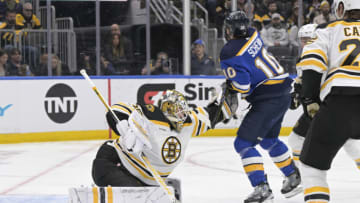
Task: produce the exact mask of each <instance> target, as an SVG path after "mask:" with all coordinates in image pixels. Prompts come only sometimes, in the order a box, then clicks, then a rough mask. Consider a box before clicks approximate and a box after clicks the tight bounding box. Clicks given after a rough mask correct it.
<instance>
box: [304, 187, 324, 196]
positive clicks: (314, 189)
mask: <svg viewBox="0 0 360 203" xmlns="http://www.w3.org/2000/svg"><path fill="white" fill-rule="evenodd" d="M311 193H327V194H329V193H330V190H329V188H327V187H320V186H316V187H311V188H306V189H305V190H304V194H305V195H308V194H311Z"/></svg>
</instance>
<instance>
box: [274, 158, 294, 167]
mask: <svg viewBox="0 0 360 203" xmlns="http://www.w3.org/2000/svg"><path fill="white" fill-rule="evenodd" d="M291 161H292V159H291V158H288V159H286V160H285V161H281V162H277V163H275V164H276V166H277V167H278V168H284V167H286V166H289V165H290V164H291Z"/></svg>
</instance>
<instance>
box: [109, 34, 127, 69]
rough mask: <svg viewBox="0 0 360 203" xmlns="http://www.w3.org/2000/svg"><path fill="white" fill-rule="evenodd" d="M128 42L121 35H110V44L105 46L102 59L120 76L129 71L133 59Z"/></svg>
mask: <svg viewBox="0 0 360 203" xmlns="http://www.w3.org/2000/svg"><path fill="white" fill-rule="evenodd" d="M132 53H133V52H132V45H131V42H130V40H128V39H127V38H126V37H124V36H121V34H120V35H119V34H114V35H112V41H111V44H109V45H106V46H105V50H104V57H105V59H106V60H107V61H109V62H110V63H111V64H112V65H113V66H114V68H115V70H116V71H117V72H120V74H123V75H126V74H129V73H130V71H131V64H132V59H133V54H132Z"/></svg>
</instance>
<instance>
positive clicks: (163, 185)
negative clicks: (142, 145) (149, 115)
mask: <svg viewBox="0 0 360 203" xmlns="http://www.w3.org/2000/svg"><path fill="white" fill-rule="evenodd" d="M80 74H81V75H82V76H83V77H84V78H85V80H86V81H88V83H89V85H90V86H91V89H93V90H94V92H95V94H96V95H97V96H98V97H99V99H100V100H101V102H102V103H103V104H104V106H105V107H106V109H107V110H108V111H110V113H111V115H112V117H113V118H114V120H115V121H116V123H119V122H120V120H119V118H118V117H117V116H116V114H115V112H114V111H113V110H112V109H111V107H110V105H109V104H108V103H107V102H106V101H105V99H104V97H103V96H102V95H101V93H100V91H99V90H98V89H97V87H96V86H95V84H94V83H93V82H92V80H91V79H90V77H89V75H88V74H87V73H86V71H85V70H84V69H82V70H80ZM135 125H136V127H137V128H138V129H139V130H140V132H142V133H143V134H144V135H146V131H145V130H144V129H143V128H142V127H141V126H140V125H137V123H136V122H135ZM140 157H141V158H142V160H143V162H144V164H145V166H146V168H147V169H148V170H150V172H151V174H152V176H153V177H154V179H155V181H156V182H157V183H158V184H159V185H160V187H161V188H162V189H163V190H164V191H165V192H166V194H167V195H168V197H169V199H170V201H171V202H172V203H175V202H176V199H175V195H174V194H173V192H172V191H171V190H170V189H169V187H168V186H167V185H166V183H165V181H164V180H163V179H162V178H161V177H160V175H159V173H158V172H157V171H156V170H155V168H154V167H153V166H152V165H151V163H150V162H149V159H148V158H147V157H146V156H145V154H144V153H141V156H140Z"/></svg>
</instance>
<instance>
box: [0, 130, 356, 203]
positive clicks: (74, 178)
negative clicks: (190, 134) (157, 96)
mask: <svg viewBox="0 0 360 203" xmlns="http://www.w3.org/2000/svg"><path fill="white" fill-rule="evenodd" d="M233 140H234V138H233V137H224V138H219V137H216V138H215V137H214V138H209V137H206V138H205V137H203V138H201V137H199V138H193V139H192V140H191V141H190V145H189V147H188V150H187V152H186V157H185V160H184V162H183V163H181V164H180V166H179V167H178V168H176V169H175V171H174V172H173V174H172V175H171V177H175V178H179V179H181V181H182V197H183V202H185V203H240V202H243V199H244V198H245V197H246V196H247V195H248V194H249V193H250V192H251V191H252V188H251V187H250V184H249V181H248V179H247V177H246V174H245V173H244V171H243V168H242V166H241V160H240V157H239V156H238V155H237V154H236V153H235V151H234V149H233ZM284 140H286V138H284ZM102 142H103V141H78V142H75V141H73V142H51V143H25V144H8V145H0V203H8V202H9V203H17V202H26V203H42V202H46V203H60V202H61V203H65V202H67V193H68V188H70V187H79V186H81V185H84V186H91V184H92V179H91V173H90V172H91V163H92V160H93V158H94V156H95V153H96V151H97V148H98V147H99V146H100V144H101V143H102ZM262 154H264V155H265V170H266V171H267V173H268V178H269V182H270V186H271V188H272V189H273V191H274V193H275V201H274V202H275V203H284V202H288V203H295V202H303V196H302V194H301V195H298V196H296V197H294V198H292V199H285V198H284V197H282V195H281V194H280V188H281V184H282V180H283V178H282V176H281V174H280V171H279V170H278V169H277V168H276V167H275V165H274V164H273V163H272V162H271V160H270V159H269V158H268V156H267V155H266V154H265V153H264V151H262ZM328 180H329V184H330V190H331V195H332V196H331V198H332V201H331V202H332V203H359V202H360V189H359V188H360V171H359V170H358V169H357V168H356V167H355V164H354V163H353V161H352V160H351V159H350V158H349V157H347V155H346V154H345V153H344V151H340V153H339V154H338V155H337V157H336V159H335V161H334V163H333V166H332V169H331V170H330V172H329V173H328ZM24 199H27V200H24Z"/></svg>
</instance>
